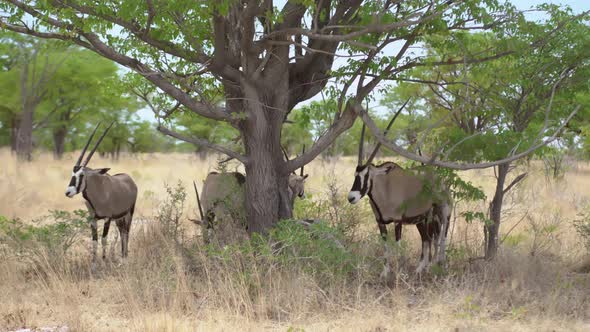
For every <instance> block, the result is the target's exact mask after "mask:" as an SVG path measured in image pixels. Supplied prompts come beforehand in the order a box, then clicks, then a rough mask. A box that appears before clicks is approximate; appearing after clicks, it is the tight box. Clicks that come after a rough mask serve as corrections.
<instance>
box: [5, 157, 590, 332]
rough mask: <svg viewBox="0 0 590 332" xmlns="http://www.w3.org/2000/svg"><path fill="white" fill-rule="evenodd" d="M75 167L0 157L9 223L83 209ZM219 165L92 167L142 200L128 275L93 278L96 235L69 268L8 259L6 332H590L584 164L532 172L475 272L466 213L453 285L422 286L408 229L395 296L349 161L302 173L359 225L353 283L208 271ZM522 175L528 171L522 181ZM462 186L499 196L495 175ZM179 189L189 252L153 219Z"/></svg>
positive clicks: (258, 264)
mask: <svg viewBox="0 0 590 332" xmlns="http://www.w3.org/2000/svg"><path fill="white" fill-rule="evenodd" d="M74 158H75V156H74V155H67V156H66V157H65V158H64V159H63V160H60V161H56V160H53V158H52V157H51V155H49V154H40V155H37V156H36V158H35V161H34V162H32V163H30V164H17V162H16V160H15V159H14V158H13V156H11V154H10V153H9V152H8V151H6V150H1V151H0V215H3V216H6V217H9V218H20V219H21V220H22V221H23V222H25V223H32V222H33V220H35V219H37V218H39V217H40V216H43V215H47V213H48V210H75V209H81V208H83V207H84V203H83V199H82V198H81V197H79V196H77V197H76V198H74V199H69V198H67V197H65V195H64V191H65V188H66V186H67V184H68V181H69V176H70V172H71V167H72V165H73V162H74ZM216 165H217V163H216V158H213V157H212V158H209V159H207V160H200V159H199V158H198V157H196V156H193V155H185V154H149V155H148V154H144V155H137V156H124V157H123V158H122V159H121V160H119V161H118V162H113V161H111V160H107V159H101V158H100V157H99V156H95V157H94V159H93V161H92V165H91V166H95V167H111V168H112V171H111V173H118V172H126V173H129V174H131V175H132V176H133V178H134V179H135V180H136V182H137V183H138V186H139V190H140V193H139V201H138V206H137V212H136V221H135V224H134V226H133V230H132V235H131V238H130V257H129V259H128V261H126V262H125V263H124V264H121V262H119V260H118V259H117V256H116V255H114V256H112V257H111V258H110V259H109V260H108V261H107V262H104V263H102V264H101V265H100V266H99V268H98V270H97V271H95V272H91V269H90V264H89V251H88V248H89V246H90V239H89V237H90V236H89V233H90V231H89V230H88V233H87V234H84V237H82V238H81V240H80V242H79V243H78V244H77V246H76V248H74V249H75V250H73V251H72V252H71V253H69V254H68V255H64V256H63V257H52V256H48V255H43V254H42V253H41V254H39V255H38V256H36V258H35V260H33V261H31V260H27V259H26V257H17V256H15V255H10V253H6V252H2V251H0V253H2V254H1V256H0V262H1V264H0V331H4V330H14V329H18V328H22V327H29V328H39V327H43V326H68V327H69V328H70V329H71V330H75V331H78V330H79V331H121V330H131V331H193V330H202V331H210V330H225V331H232V330H252V331H257V330H260V329H270V330H279V331H287V330H289V329H291V330H298V329H304V330H306V331H316V330H317V331H327V330H345V331H402V330H415V331H446V330H455V329H458V330H460V331H479V330H491V331H530V330H538V331H554V330H555V331H573V330H578V331H587V330H590V275H589V274H588V273H582V272H579V271H580V269H581V268H583V267H584V266H585V265H586V264H588V263H587V261H586V259H587V251H586V250H585V248H584V247H583V245H582V242H581V240H580V238H579V236H578V235H577V233H576V232H575V230H574V229H573V227H572V225H571V221H572V220H573V219H575V218H576V216H577V214H578V213H581V212H582V211H583V210H584V209H585V207H586V206H587V205H588V204H589V201H590V166H588V165H586V164H583V163H577V164H576V167H572V168H570V169H569V170H568V172H567V173H566V175H565V177H564V178H563V179H562V180H560V181H547V179H546V178H545V176H544V174H543V172H542V170H541V168H540V166H539V165H538V164H537V163H534V162H533V163H532V164H531V166H530V168H529V169H527V171H528V172H529V176H528V177H527V179H526V180H525V181H524V182H523V183H522V184H521V185H520V186H519V187H517V189H516V190H514V192H513V193H512V194H511V195H509V196H508V197H507V198H506V212H505V215H504V223H503V225H502V230H503V232H502V234H503V239H504V242H503V246H502V249H501V251H500V255H499V257H498V258H497V259H496V260H495V261H494V262H484V261H482V260H477V259H476V260H471V259H470V258H474V257H478V256H481V247H482V241H483V238H482V232H481V230H482V225H481V224H478V223H477V222H474V223H472V224H467V223H466V222H465V221H464V220H463V219H462V218H461V217H460V215H459V213H460V212H461V211H463V210H480V211H485V208H486V204H487V203H485V202H479V203H461V204H460V205H459V206H458V207H457V209H458V211H456V213H455V216H456V217H455V218H454V223H453V226H452V230H451V231H452V233H451V243H452V248H454V250H455V251H454V252H453V253H451V254H450V259H451V261H450V264H451V268H450V271H451V272H450V273H449V274H447V275H440V276H425V277H423V278H422V279H418V278H417V277H416V276H415V275H413V273H412V272H411V271H412V267H413V266H415V264H416V260H417V255H418V250H419V241H418V235H417V231H416V230H415V229H414V227H411V226H407V227H405V231H404V232H405V233H404V238H405V241H406V243H407V245H408V249H407V252H406V253H405V255H404V257H402V258H399V259H398V261H397V262H398V263H399V269H398V271H397V272H398V273H397V277H396V279H395V280H394V282H383V281H382V280H380V279H379V276H378V274H379V273H378V272H379V271H378V269H377V268H376V266H377V267H378V264H379V262H380V260H379V259H377V258H375V259H371V257H380V255H382V254H383V249H382V247H381V246H380V245H379V242H378V240H377V236H376V234H377V227H376V225H375V224H374V219H373V217H372V214H371V213H370V210H369V209H368V208H367V205H366V204H365V205H363V206H360V207H358V209H359V211H360V212H358V211H357V212H355V213H352V212H351V211H353V210H351V209H350V208H346V205H344V203H343V202H344V200H345V193H346V191H347V190H348V188H349V186H350V184H351V182H352V180H353V179H352V171H353V165H354V161H353V160H352V159H346V158H344V159H338V160H330V161H322V160H320V159H318V160H316V161H314V162H313V163H312V164H311V165H310V166H309V167H306V169H307V172H308V173H309V174H310V180H309V183H308V185H307V188H306V191H307V192H310V193H311V194H312V198H311V199H313V200H322V199H326V197H336V198H337V199H338V197H340V200H341V201H342V202H339V203H335V204H334V206H341V207H343V210H342V214H345V213H349V215H344V216H339V217H338V218H339V219H346V218H347V217H348V216H350V218H353V217H354V219H355V220H354V221H355V233H354V239H353V240H352V241H353V243H354V244H355V245H354V248H353V249H351V250H353V251H354V252H355V254H356V255H358V257H362V259H361V260H359V261H355V262H356V263H355V264H356V265H355V269H354V271H353V272H352V273H348V274H347V275H346V276H343V277H342V276H336V275H334V276H332V275H329V274H325V273H324V274H316V273H313V272H310V271H309V270H308V269H305V268H304V267H305V266H304V264H303V263H298V262H295V263H292V264H289V265H287V268H286V267H285V266H284V265H280V264H278V263H277V262H276V261H270V262H269V261H268V260H267V259H261V258H260V257H258V256H256V255H254V254H252V253H247V252H243V251H234V252H229V253H227V255H226V256H225V257H226V259H219V258H212V257H211V255H210V254H209V253H208V252H207V250H205V249H203V247H202V246H200V245H199V244H198V241H197V240H196V237H197V236H198V231H197V230H196V228H195V226H194V225H192V224H191V223H190V222H189V221H188V219H189V218H194V217H195V216H196V213H195V200H194V199H193V197H194V196H193V193H192V190H190V189H191V188H192V187H191V186H192V184H191V182H192V180H197V183H198V184H200V183H202V180H203V179H204V178H205V176H206V174H207V173H208V172H209V171H211V170H214V169H215V168H216ZM235 167H237V166H235V165H230V166H229V168H230V169H233V168H235ZM519 171H524V168H523V169H519V170H517V171H515V172H514V174H518V173H519ZM461 176H462V177H464V178H465V179H468V180H470V181H472V182H473V183H474V184H476V185H478V186H481V187H482V188H483V189H484V191H485V192H486V193H487V194H488V195H491V192H492V189H493V183H494V177H493V172H492V171H491V170H483V171H469V172H464V173H462V174H461ZM179 180H180V181H182V183H183V184H184V186H186V187H187V192H188V194H189V196H188V197H189V199H188V200H187V202H186V204H185V205H184V207H183V211H184V214H183V216H182V221H183V223H184V224H183V227H184V229H185V230H186V232H187V234H186V236H187V238H188V239H192V240H187V243H189V244H188V245H185V246H183V247H182V248H179V246H178V243H176V242H175V241H174V240H172V239H170V238H169V237H167V236H166V235H165V234H164V233H163V232H162V229H161V228H160V227H159V226H158V220H157V218H156V215H157V213H158V209H159V208H160V206H161V205H162V202H163V201H164V200H165V198H166V190H165V184H166V183H167V184H170V185H174V184H176V183H177V182H178V181H179ZM334 193H337V194H336V196H334ZM365 203H366V202H365ZM339 204H340V205H339ZM353 212H354V211H353ZM45 222H50V221H45ZM115 233H116V232H115V231H112V232H111V235H110V241H111V242H113V241H114V235H115ZM117 252H118V251H117ZM31 262H34V263H31ZM306 264H307V263H306Z"/></svg>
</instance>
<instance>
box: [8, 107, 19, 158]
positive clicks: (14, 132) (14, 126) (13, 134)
mask: <svg viewBox="0 0 590 332" xmlns="http://www.w3.org/2000/svg"><path fill="white" fill-rule="evenodd" d="M19 126H20V120H19V119H18V116H17V115H15V116H14V117H13V118H12V120H11V128H10V151H12V152H16V142H17V140H18V127H19Z"/></svg>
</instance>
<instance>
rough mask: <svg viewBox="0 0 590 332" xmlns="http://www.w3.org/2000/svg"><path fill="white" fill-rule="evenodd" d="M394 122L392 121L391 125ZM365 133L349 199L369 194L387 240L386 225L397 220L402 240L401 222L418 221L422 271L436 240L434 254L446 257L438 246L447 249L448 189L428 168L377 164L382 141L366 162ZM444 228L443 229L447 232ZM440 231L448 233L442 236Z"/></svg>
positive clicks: (358, 198)
mask: <svg viewBox="0 0 590 332" xmlns="http://www.w3.org/2000/svg"><path fill="white" fill-rule="evenodd" d="M394 119H395V118H394ZM391 123H393V120H392V122H390V126H391ZM388 128H389V126H388ZM364 133H365V127H364V126H363V130H362V133H361V142H360V146H359V155H358V165H357V167H356V171H355V179H354V183H353V184H352V188H351V189H350V192H349V193H348V201H349V202H350V203H351V204H356V203H358V201H359V200H360V199H361V198H362V197H364V196H365V195H367V196H369V202H370V204H371V208H372V210H373V214H374V215H375V219H376V220H377V225H378V226H379V231H380V233H381V236H382V237H383V238H384V239H386V238H387V224H390V223H395V240H396V241H400V240H401V236H402V224H415V225H416V227H417V228H418V232H419V233H420V238H421V240H422V254H421V257H420V263H419V265H418V268H417V269H416V270H417V272H421V271H422V270H423V269H424V268H425V267H426V266H428V265H429V263H430V259H431V251H430V248H431V244H432V242H433V240H437V241H436V242H435V254H434V255H435V258H436V260H443V259H444V249H443V252H441V253H440V256H439V253H438V248H439V245H440V248H444V245H445V243H444V241H445V238H446V232H447V230H448V221H449V217H450V211H451V207H450V204H451V202H450V198H449V196H448V190H447V189H446V188H443V185H442V184H441V183H439V182H437V178H436V176H435V175H434V174H433V173H432V172H429V171H427V170H425V169H421V168H417V169H413V170H406V169H403V168H402V167H401V166H399V165H398V164H396V163H394V162H385V163H383V164H380V165H374V164H373V163H372V161H373V158H375V155H376V154H377V151H378V150H379V147H380V144H377V146H376V147H375V149H374V150H373V152H372V153H371V155H370V156H369V159H368V160H367V161H366V162H365V163H363V160H362V156H363V141H364ZM431 216H432V218H431ZM441 221H445V222H441ZM443 227H444V228H443ZM441 229H444V232H443V231H442V230H441ZM441 233H444V234H445V235H444V236H442V237H441V236H440V235H441ZM438 240H440V241H441V242H440V243H439V241H438Z"/></svg>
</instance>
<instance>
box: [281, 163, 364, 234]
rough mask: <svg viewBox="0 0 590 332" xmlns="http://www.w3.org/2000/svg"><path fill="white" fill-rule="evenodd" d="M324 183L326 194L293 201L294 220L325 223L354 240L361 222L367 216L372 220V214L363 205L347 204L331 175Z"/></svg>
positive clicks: (334, 178) (333, 176)
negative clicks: (312, 220)
mask: <svg viewBox="0 0 590 332" xmlns="http://www.w3.org/2000/svg"><path fill="white" fill-rule="evenodd" d="M326 182H327V192H326V193H324V194H320V195H317V196H311V195H309V194H307V197H306V199H303V200H300V199H298V200H295V207H294V211H293V215H294V217H295V219H308V218H309V219H315V220H323V221H326V222H328V223H329V224H330V225H331V226H332V227H334V228H336V229H338V231H339V232H342V233H343V234H344V235H345V236H346V238H347V239H354V238H355V236H356V234H357V231H358V226H359V225H360V223H361V221H362V220H363V219H364V218H366V217H367V216H371V218H372V216H373V214H372V213H371V212H370V211H369V209H368V208H367V205H365V204H363V205H360V204H359V205H352V204H350V203H348V201H347V200H346V195H345V194H344V193H342V191H341V190H340V188H339V187H338V184H337V183H338V182H337V179H336V176H335V175H334V174H333V173H332V174H331V175H330V176H329V178H328V179H327V181H326Z"/></svg>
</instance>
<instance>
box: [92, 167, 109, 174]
mask: <svg viewBox="0 0 590 332" xmlns="http://www.w3.org/2000/svg"><path fill="white" fill-rule="evenodd" d="M109 170H110V168H98V169H95V171H96V172H97V173H98V174H101V175H104V174H107V172H108V171H109Z"/></svg>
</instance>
